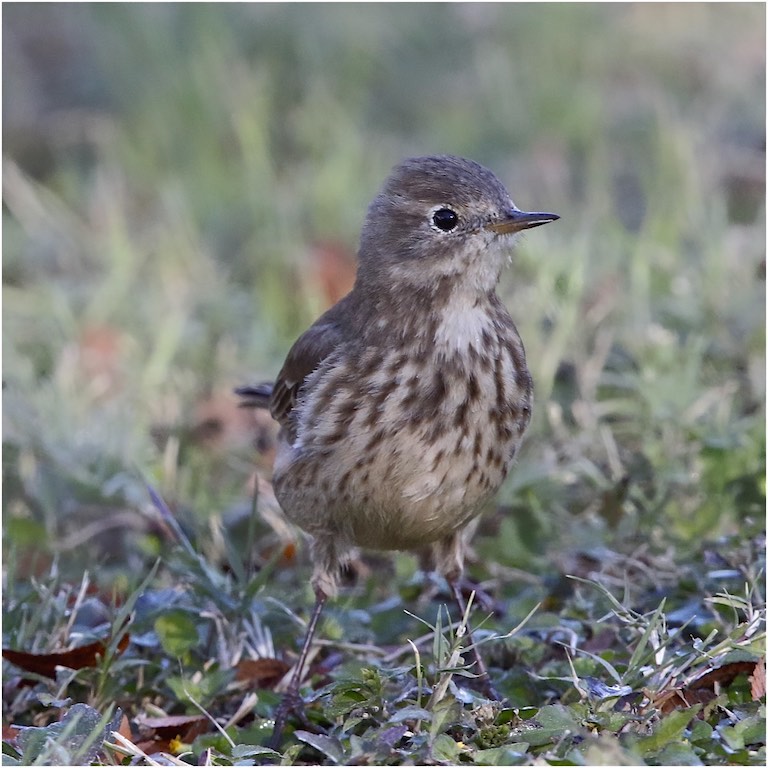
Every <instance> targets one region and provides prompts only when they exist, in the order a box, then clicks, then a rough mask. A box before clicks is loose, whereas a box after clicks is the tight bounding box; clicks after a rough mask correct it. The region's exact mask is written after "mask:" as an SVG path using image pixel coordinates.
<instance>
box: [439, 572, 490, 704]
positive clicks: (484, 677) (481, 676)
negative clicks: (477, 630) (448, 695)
mask: <svg viewBox="0 0 768 768" xmlns="http://www.w3.org/2000/svg"><path fill="white" fill-rule="evenodd" d="M448 584H449V585H450V587H451V592H453V599H454V600H455V601H456V605H457V606H458V608H459V613H460V614H461V616H465V615H466V613H467V604H466V603H465V602H464V595H462V594H461V586H460V585H459V579H451V578H449V579H448ZM467 642H468V643H469V645H470V647H471V648H472V654H473V655H474V657H475V665H476V666H477V674H478V677H477V683H478V685H479V686H480V689H481V691H482V693H483V694H485V696H487V697H488V698H489V699H493V700H494V701H501V700H502V698H501V696H499V693H498V691H497V690H496V688H494V686H493V683H492V682H491V678H490V676H489V675H488V669H487V668H486V666H485V662H484V661H483V657H482V656H481V655H480V650H479V648H478V647H477V646H476V645H475V640H474V638H473V637H472V628H471V627H470V626H469V622H467Z"/></svg>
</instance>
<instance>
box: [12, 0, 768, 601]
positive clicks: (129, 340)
mask: <svg viewBox="0 0 768 768" xmlns="http://www.w3.org/2000/svg"><path fill="white" fill-rule="evenodd" d="M3 43H4V45H3V67H4V77H3V81H4V88H3V117H4V121H3V150H4V163H3V202H4V206H3V250H4V259H3V342H4V343H3V379H4V392H3V416H4V418H3V483H4V493H3V512H4V514H3V530H4V554H5V558H4V566H5V568H6V569H8V570H7V571H6V577H7V578H11V579H16V578H19V579H21V578H26V577H27V576H29V575H30V574H36V573H37V574H39V573H43V572H46V571H48V570H49V569H50V568H51V567H55V568H56V569H60V571H61V572H62V573H67V574H71V575H72V577H73V578H75V577H76V576H77V574H78V573H79V572H81V571H82V570H83V568H84V567H86V566H87V567H88V568H89V569H91V570H92V571H93V574H92V578H94V579H95V580H96V581H98V582H100V583H103V584H104V585H117V586H120V585H123V586H124V587H127V586H128V585H133V584H135V583H136V580H137V579H139V578H140V577H141V575H142V574H143V573H144V572H146V569H147V567H148V565H149V564H151V562H152V561H153V559H154V558H155V557H156V556H157V555H158V554H160V553H162V552H164V551H165V548H166V546H167V544H168V533H167V530H166V529H165V528H164V523H163V521H162V520H160V519H159V518H158V515H157V511H156V510H155V508H154V506H153V505H152V503H151V502H150V499H149V496H148V493H147V489H146V485H145V481H148V482H149V483H151V484H152V485H153V486H154V487H155V488H156V489H157V490H158V492H159V493H160V494H161V495H162V496H163V498H165V499H166V501H167V502H168V504H169V506H170V507H171V509H172V510H173V514H174V515H175V516H176V517H177V519H178V520H179V521H180V522H181V525H182V528H183V529H184V530H185V531H186V533H187V534H188V535H189V536H190V537H192V538H193V539H194V540H196V541H199V542H200V546H201V548H202V549H203V550H204V551H205V554H206V556H207V557H209V558H211V560H213V561H215V560H216V559H217V557H223V556H224V555H223V554H222V553H223V552H224V550H225V549H226V546H229V545H228V544H226V542H225V541H224V539H223V538H222V536H221V535H220V533H221V531H222V530H225V531H237V530H238V526H243V525H246V526H247V530H248V536H247V537H246V538H244V537H238V536H233V537H232V539H231V540H232V541H235V542H236V543H237V544H238V545H239V546H241V547H242V548H243V549H245V550H249V551H247V552H246V555H247V556H248V557H254V558H256V562H257V564H258V562H259V560H258V558H260V557H261V558H267V557H269V556H270V553H271V552H273V551H274V550H275V547H281V546H285V548H286V552H287V553H288V554H290V555H291V557H293V554H292V550H290V547H289V546H288V545H287V544H286V542H291V540H292V534H291V532H290V531H288V530H286V529H284V527H283V526H282V525H281V523H280V520H279V517H277V516H276V515H277V512H276V511H275V509H274V502H273V500H272V499H270V489H269V484H268V478H269V461H270V448H271V441H272V439H273V434H274V433H273V428H272V425H271V424H270V423H269V421H268V420H267V419H265V418H263V417H262V416H258V415H254V414H251V413H247V412H244V411H238V409H237V408H236V405H235V401H234V398H233V396H232V395H231V390H232V388H233V387H234V386H236V385H239V384H242V383H248V382H251V383H253V382H258V381H262V380H266V379H270V378H271V377H273V376H274V375H275V374H276V372H277V371H278V370H279V367H280V365H281V362H282V359H283V357H284V355H285V353H286V351H287V350H288V348H289V346H290V344H291V343H292V341H293V340H294V339H295V338H296V336H297V335H298V334H299V333H300V332H301V331H302V330H303V329H304V328H306V327H307V326H308V325H309V324H310V323H311V322H312V321H313V320H314V318H315V317H316V316H317V315H318V314H319V313H320V312H321V311H322V310H323V309H324V308H326V307H327V306H329V305H330V304H331V303H333V302H334V301H336V300H337V299H338V298H339V297H340V296H341V295H343V294H344V293H345V292H346V290H348V288H349V287H350V285H351V282H352V280H353V276H354V255H355V249H356V245H357V238H358V233H359V230H360V226H361V223H362V220H363V217H364V214H365V210H366V206H367V204H368V202H369V201H370V200H371V198H372V197H373V196H374V194H375V193H376V191H377V189H378V187H379V185H380V184H381V182H382V181H383V179H384V178H385V176H386V174H387V173H388V171H389V169H390V167H391V166H392V165H394V164H395V163H396V162H398V161H399V160H400V159H402V158H403V157H405V156H409V155H415V154H426V153H438V152H450V153H454V154H459V155H464V156H467V157H470V158H473V159H475V160H477V161H479V162H481V163H483V164H485V165H487V166H488V167H490V168H491V169H493V170H494V172H495V173H496V174H497V175H498V176H499V177H500V178H501V179H502V180H503V181H504V183H505V184H506V185H507V187H508V188H509V189H510V191H511V193H512V196H513V198H514V199H515V201H516V202H517V204H518V205H519V206H520V207H522V208H528V209H532V210H552V211H556V212H558V213H559V214H560V215H561V216H562V219H561V220H560V221H559V222H558V223H557V224H556V225H553V226H551V227H546V228H543V229H540V230H536V232H535V234H532V235H530V236H529V237H528V238H527V239H526V240H525V241H524V242H523V243H522V244H521V245H520V247H519V248H518V249H517V252H516V255H515V258H514V262H513V265H512V267H511V268H510V269H509V270H508V271H507V273H506V274H505V275H504V277H503V281H502V285H501V288H500V290H501V293H502V295H503V297H504V300H505V301H506V303H507V304H508V306H509V307H510V309H511V312H512V314H513V316H514V317H515V319H516V321H517V323H518V326H519V329H520V331H521V334H522V336H523V338H524V340H525V343H526V347H527V350H528V355H529V359H530V365H531V368H532V371H533V374H534V379H535V382H536V394H537V407H536V409H535V414H534V420H533V425H532V430H531V433H530V437H529V439H528V442H527V444H526V446H525V449H524V451H523V453H522V456H521V458H520V461H519V464H518V466H517V468H516V470H515V471H514V472H513V473H512V474H511V476H510V478H509V481H508V483H507V485H506V486H505V487H504V490H503V492H502V496H501V501H500V511H499V513H498V514H496V515H493V514H491V515H489V516H487V518H486V519H485V522H484V524H483V529H482V530H481V532H480V535H479V537H478V539H477V541H476V544H475V546H476V550H477V553H476V554H477V557H478V559H476V560H475V561H473V562H474V565H472V566H471V567H472V568H476V567H477V564H478V562H484V563H485V564H486V565H487V564H488V563H494V564H495V566H494V567H495V568H496V569H497V570H496V571H494V572H493V573H492V575H495V576H498V575H499V574H502V575H504V576H505V578H508V579H513V580H514V579H515V578H518V579H520V580H521V581H522V582H523V583H525V580H526V578H527V576H526V574H547V573H553V572H560V571H562V572H569V573H573V572H580V571H579V569H580V568H587V566H586V565H583V564H584V562H585V561H586V562H587V563H588V565H589V567H597V566H598V565H600V564H601V563H602V564H605V563H608V562H609V561H610V557H611V555H610V553H611V552H631V553H634V556H636V557H640V556H639V555H638V554H637V552H638V548H641V549H643V551H646V550H648V551H651V550H653V551H656V552H659V551H668V549H669V547H674V548H675V550H674V551H675V552H684V551H686V550H696V549H697V548H700V547H701V546H702V541H703V540H716V539H717V537H719V536H722V535H726V534H729V533H731V534H732V533H734V532H737V531H740V530H741V531H745V532H746V531H750V530H759V529H760V527H761V526H762V515H763V506H762V505H763V504H764V494H765V484H764V452H765V447H764V446H765V439H764V419H765V416H764V413H765V411H764V401H765V354H764V345H765V323H764V319H765V302H764V288H765V282H764V281H765V211H764V203H765V8H764V6H763V5H761V4H727V5H726V4H709V3H707V4H703V3H702V4H697V3H685V4H657V3H648V4H645V3H644V4H620V5H612V4H603V3H600V4H594V5H592V4H581V3H578V4H562V5H559V4H538V3H537V4H492V5H485V4H480V3H472V4H461V3H458V4H446V5H442V4H424V5H421V4H414V5H411V4H402V5H401V4H395V5H390V6H387V5H378V4H371V5H367V4H366V5H355V4H343V5H322V4H308V5H303V4H232V5H227V4H224V5H222V4H205V3H202V4H178V5H176V4H162V5H154V4H148V5H133V4H71V5H70V4H66V3H57V4H11V5H5V6H4V7H3ZM255 461H256V462H258V463H259V465H260V466H261V467H262V472H261V477H262V479H261V481H260V486H259V487H260V490H261V494H260V501H259V505H260V508H261V512H262V515H264V516H265V517H263V518H262V517H257V518H256V523H254V522H253V521H252V520H251V515H250V509H251V496H252V494H253V489H254V487H255V486H256V485H258V482H259V481H257V480H256V479H255V477H254V475H253V465H254V462H255ZM254 525H255V526H256V527H254ZM489 534H492V535H489ZM745 535H746V533H745ZM227 541H230V539H227ZM225 545H226V546H225ZM301 558H302V559H301V567H300V569H299V573H300V574H301V578H300V580H299V583H301V584H303V583H304V582H303V579H305V578H306V574H307V569H306V555H305V554H302V555H301ZM287 559H288V560H290V559H291V558H290V557H288V558H287ZM409 563H410V564H409ZM580 564H581V565H580ZM395 567H396V568H397V569H398V573H402V574H404V575H405V576H408V575H409V574H412V573H413V570H414V569H415V567H416V566H415V564H413V563H412V559H407V558H405V559H404V557H398V558H397V560H396V565H395ZM504 569H506V570H504ZM292 570H294V569H291V568H285V569H284V573H283V574H282V576H280V575H279V574H278V576H277V577H276V579H277V581H278V582H279V581H280V579H281V578H282V579H283V580H284V581H285V583H287V584H290V583H292V582H291V579H292V578H293V579H295V578H296V577H295V576H291V575H290V573H291V572H292ZM9 574H10V575H9ZM479 575H480V576H487V574H486V573H485V571H483V572H482V573H480V574H479ZM673 578H675V577H674V576H673Z"/></svg>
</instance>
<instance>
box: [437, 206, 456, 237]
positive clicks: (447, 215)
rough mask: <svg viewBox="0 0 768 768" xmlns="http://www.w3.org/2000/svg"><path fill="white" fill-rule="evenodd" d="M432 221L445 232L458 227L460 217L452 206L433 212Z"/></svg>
mask: <svg viewBox="0 0 768 768" xmlns="http://www.w3.org/2000/svg"><path fill="white" fill-rule="evenodd" d="M432 223H433V224H434V225H435V226H436V227H437V228H438V229H440V230H442V231H443V232H450V231H451V230H452V229H455V228H456V225H457V224H458V223H459V217H458V214H457V213H456V212H455V211H452V210H451V209H450V208H439V209H438V210H436V211H435V212H434V213H433V214H432Z"/></svg>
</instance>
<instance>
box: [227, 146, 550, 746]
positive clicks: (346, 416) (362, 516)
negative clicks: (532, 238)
mask: <svg viewBox="0 0 768 768" xmlns="http://www.w3.org/2000/svg"><path fill="white" fill-rule="evenodd" d="M557 218H558V216H556V215H555V214H553V213H527V212H524V211H521V210H519V209H518V208H517V207H516V206H515V204H514V203H513V202H512V199H511V197H510V196H509V193H508V192H507V190H506V189H505V188H504V186H503V185H502V184H501V182H500V181H499V180H498V179H497V178H496V176H494V175H493V173H491V172H490V171H489V170H487V169H486V168H484V167H483V166H481V165H478V164H477V163H475V162H472V161H471V160H465V159H462V158H459V157H452V156H448V155H442V156H435V157H418V158H412V159H409V160H405V161H404V162H402V163H401V164H400V165H398V166H397V167H395V168H394V169H393V171H392V173H391V175H390V176H389V178H388V179H387V180H386V182H385V183H384V186H383V188H382V190H381V192H380V193H379V194H378V196H377V197H376V198H375V199H374V201H373V202H372V203H371V205H370V207H369V209H368V214H367V217H366V220H365V224H364V226H363V230H362V235H361V238H360V248H359V252H358V261H359V266H358V272H357V278H356V282H355V285H354V288H353V289H352V291H351V292H350V293H349V294H348V295H347V296H345V297H344V298H343V299H341V301H339V302H338V303H337V304H336V305H334V306H333V307H331V309H329V310H328V311H327V312H326V313H325V314H324V315H322V317H320V318H319V319H318V320H317V321H316V322H315V323H314V325H312V326H311V327H310V328H309V329H308V330H307V331H306V332H305V333H304V334H303V335H302V336H300V337H299V339H298V340H297V341H296V343H295V344H294V345H293V347H292V348H291V350H290V352H289V353H288V357H287V358H286V360H285V363H284V365H283V368H282V370H281V371H280V374H279V376H278V378H277V381H276V382H275V384H274V385H261V386H257V387H244V388H242V389H240V390H238V392H239V393H240V394H241V395H243V396H244V397H246V399H247V400H246V401H247V403H249V404H253V405H260V406H264V407H268V408H269V410H270V412H271V413H272V415H273V416H274V418H275V419H277V421H278V422H279V423H280V425H281V427H282V429H281V431H280V435H279V437H278V449H277V457H276V460H275V466H274V478H273V482H274V488H275V494H276V496H277V499H278V501H279V502H280V505H281V506H282V508H283V510H284V512H285V514H286V516H287V517H288V519H289V520H291V521H293V522H294V523H295V524H297V525H298V526H300V527H301V528H303V529H304V530H305V531H306V532H307V533H308V534H310V535H311V537H312V558H313V563H314V572H313V575H312V586H313V587H314V591H315V595H316V598H317V599H316V603H315V609H314V611H313V614H312V618H311V620H310V623H309V626H308V630H307V635H306V638H305V642H304V646H303V649H302V653H301V656H300V657H299V662H298V664H297V666H296V669H295V674H294V676H293V678H292V683H291V689H290V692H291V693H292V694H293V697H294V699H296V698H297V692H298V686H299V683H300V681H301V676H302V668H303V666H304V663H305V661H306V654H307V651H308V649H309V645H310V643H311V639H312V634H313V633H314V630H315V627H316V624H317V620H318V617H319V615H320V611H321V610H322V607H323V605H324V603H325V601H326V600H327V598H328V597H331V596H333V595H335V594H336V591H337V581H338V574H339V569H340V566H341V565H342V564H343V562H344V560H345V558H346V557H347V556H348V554H349V552H350V550H351V549H352V548H353V547H355V546H360V547H367V548H371V549H384V550H390V549H391V550H411V549H416V548H420V547H423V546H425V545H431V546H432V548H433V551H434V556H435V557H434V559H435V565H436V568H437V570H438V571H439V572H440V573H441V574H443V575H444V576H445V578H446V579H447V581H448V583H449V584H450V585H451V587H452V589H453V592H454V596H455V597H456V599H457V601H458V602H459V605H460V607H463V598H462V595H461V591H460V590H459V588H458V586H457V580H458V579H459V577H460V576H461V573H462V569H463V560H464V549H465V540H464V538H463V535H462V532H463V531H464V529H465V528H466V526H467V525H468V524H469V523H470V522H471V521H472V520H473V519H474V518H475V517H476V516H477V515H478V514H479V513H480V512H481V511H482V509H483V507H484V506H485V505H486V504H487V502H489V501H490V500H491V499H492V498H493V496H494V494H495V493H496V491H497V490H498V489H499V486H500V485H501V483H502V481H503V480H504V477H505V476H506V474H507V472H508V470H509V468H510V466H511V465H512V462H513V461H514V459H515V456H516V454H517V451H518V449H519V448H520V444H521V441H522V439H523V434H524V433H525V430H526V428H527V427H528V423H529V421H530V418H531V408H532V405H533V389H532V382H531V376H530V374H529V372H528V368H527V366H526V360H525V352H524V350H523V344H522V341H521V340H520V336H519V335H518V333H517V329H516V328H515V325H514V323H513V322H512V318H511V317H510V316H509V313H508V312H507V310H506V308H505V307H504V305H503V304H502V303H501V301H500V300H499V297H498V296H497V294H496V284H497V282H498V280H499V275H500V272H501V269H502V267H503V265H504V262H505V260H506V259H507V256H508V251H509V249H510V246H511V245H512V242H513V239H514V236H515V234H516V233H518V232H520V231H521V230H524V229H530V228H531V227H537V226H539V225H541V224H546V223H548V222H551V221H554V220H555V219H557ZM476 659H477V665H478V671H479V672H480V674H481V676H484V682H485V683H486V686H487V690H492V688H491V686H490V682H489V680H488V678H487V673H486V672H485V668H484V666H483V664H482V659H481V658H480V656H479V654H476ZM284 718H285V712H282V713H281V715H280V716H279V717H278V722H277V724H276V729H275V736H276V738H279V735H280V730H281V729H282V725H283V722H282V721H283V720H284Z"/></svg>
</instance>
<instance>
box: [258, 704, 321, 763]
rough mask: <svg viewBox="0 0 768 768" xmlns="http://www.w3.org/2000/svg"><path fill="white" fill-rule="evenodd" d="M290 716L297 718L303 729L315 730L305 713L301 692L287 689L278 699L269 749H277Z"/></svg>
mask: <svg viewBox="0 0 768 768" xmlns="http://www.w3.org/2000/svg"><path fill="white" fill-rule="evenodd" d="M292 716H293V717H295V718H296V720H298V722H299V724H300V725H301V727H302V728H303V729H304V730H307V731H316V730H317V729H316V728H315V727H314V726H313V725H312V723H311V722H310V721H309V719H308V718H307V713H306V711H305V709H304V699H303V698H302V697H301V694H300V693H299V692H298V691H296V690H287V691H286V692H285V693H284V694H283V698H282V699H281V700H280V704H279V705H278V707H277V712H276V713H275V727H274V729H273V731H272V738H271V739H270V740H269V744H268V746H269V748H270V749H274V750H276V751H279V748H280V742H281V741H282V739H283V730H284V729H285V726H286V723H287V722H288V720H289V718H291V717H292Z"/></svg>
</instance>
